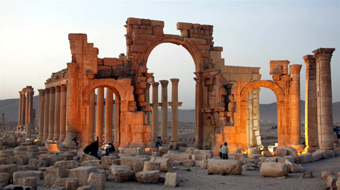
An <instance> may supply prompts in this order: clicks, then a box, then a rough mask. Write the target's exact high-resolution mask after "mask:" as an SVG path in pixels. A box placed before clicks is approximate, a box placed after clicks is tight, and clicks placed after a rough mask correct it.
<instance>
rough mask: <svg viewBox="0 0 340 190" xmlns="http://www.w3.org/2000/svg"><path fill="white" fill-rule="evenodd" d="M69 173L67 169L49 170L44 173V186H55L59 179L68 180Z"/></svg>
mask: <svg viewBox="0 0 340 190" xmlns="http://www.w3.org/2000/svg"><path fill="white" fill-rule="evenodd" d="M66 177H68V173H67V171H66V169H65V168H52V167H51V168H48V169H46V170H45V172H44V185H46V186H53V184H54V182H55V180H57V179H58V178H66Z"/></svg>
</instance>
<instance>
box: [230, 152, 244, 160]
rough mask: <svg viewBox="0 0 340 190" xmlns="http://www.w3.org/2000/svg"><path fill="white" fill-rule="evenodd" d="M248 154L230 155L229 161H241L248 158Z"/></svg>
mask: <svg viewBox="0 0 340 190" xmlns="http://www.w3.org/2000/svg"><path fill="white" fill-rule="evenodd" d="M247 157H248V154H243V153H229V154H228V159H230V160H241V159H242V158H247Z"/></svg>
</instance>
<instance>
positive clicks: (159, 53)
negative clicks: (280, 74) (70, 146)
mask: <svg viewBox="0 0 340 190" xmlns="http://www.w3.org/2000/svg"><path fill="white" fill-rule="evenodd" d="M128 17H137V18H148V19H154V20H162V21H164V22H165V28H164V33H166V34H180V31H178V30H177V29H176V23H177V22H191V23H200V24H210V25H214V33H213V37H214V42H215V46H222V47H223V49H224V50H223V52H222V57H223V58H224V59H225V64H226V65H237V66H251V67H261V70H260V72H261V74H262V79H264V80H270V79H271V76H270V75H269V61H270V60H289V61H290V62H291V64H302V65H303V67H302V71H301V99H304V95H305V93H304V89H305V86H304V85H305V69H306V67H305V65H304V61H303V59H302V57H303V56H304V55H306V54H312V51H313V50H315V49H318V48H320V47H334V48H336V51H335V52H334V53H333V58H332V88H333V102H335V101H340V86H339V81H340V1H288V2H283V1H216V2H212V1H175V2H171V1H160V2H158V1H151V2H147V1H128V2H123V1H71V2H69V1H47V2H46V1H44V2H43V1H14V2H13V1H1V0H0V75H1V76H0V99H10V98H18V97H19V93H18V91H19V90H21V89H22V88H23V87H25V86H26V85H32V86H33V87H34V89H35V95H37V94H38V91H37V89H41V88H44V83H45V80H46V79H47V78H49V77H50V76H51V74H52V72H57V71H60V70H61V69H63V68H66V63H67V62H70V61H71V53H70V49H69V41H68V34H69V33H87V36H88V42H91V43H94V46H95V47H98V48H99V55H98V57H100V58H103V57H117V56H118V55H119V54H120V53H125V52H126V45H125V37H124V35H125V34H126V30H125V28H124V25H125V21H126V19H127V18H128ZM148 67H149V72H154V73H155V74H154V76H155V77H156V80H162V79H169V78H174V77H177V78H180V83H179V93H180V94H179V101H182V102H183V107H182V108H186V109H190V108H194V90H195V89H194V80H193V77H194V75H193V72H194V71H195V70H194V69H195V67H194V62H193V60H192V58H191V56H190V54H189V53H188V52H187V51H186V50H185V49H184V48H183V47H181V46H176V45H174V44H161V45H159V46H157V47H156V48H155V49H154V50H153V52H152V53H151V55H150V57H149V61H148ZM169 87H171V84H169ZM169 90H170V89H169ZM169 99H171V94H170V93H169ZM275 101H276V97H275V95H274V93H273V92H271V91H270V90H266V89H264V88H262V90H261V101H260V102H261V103H272V102H275Z"/></svg>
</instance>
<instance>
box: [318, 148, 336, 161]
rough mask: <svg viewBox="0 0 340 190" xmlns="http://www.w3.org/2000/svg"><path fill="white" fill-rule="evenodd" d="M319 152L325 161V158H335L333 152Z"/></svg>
mask: <svg viewBox="0 0 340 190" xmlns="http://www.w3.org/2000/svg"><path fill="white" fill-rule="evenodd" d="M321 152H322V153H323V157H324V158H325V159H327V158H332V157H334V156H335V152H334V150H322V151H321Z"/></svg>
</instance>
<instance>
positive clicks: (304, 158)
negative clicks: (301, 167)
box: [299, 153, 313, 163]
mask: <svg viewBox="0 0 340 190" xmlns="http://www.w3.org/2000/svg"><path fill="white" fill-rule="evenodd" d="M299 162H300V163H308V162H313V155H312V154H311V153H306V154H301V155H299Z"/></svg>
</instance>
